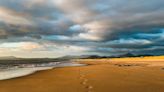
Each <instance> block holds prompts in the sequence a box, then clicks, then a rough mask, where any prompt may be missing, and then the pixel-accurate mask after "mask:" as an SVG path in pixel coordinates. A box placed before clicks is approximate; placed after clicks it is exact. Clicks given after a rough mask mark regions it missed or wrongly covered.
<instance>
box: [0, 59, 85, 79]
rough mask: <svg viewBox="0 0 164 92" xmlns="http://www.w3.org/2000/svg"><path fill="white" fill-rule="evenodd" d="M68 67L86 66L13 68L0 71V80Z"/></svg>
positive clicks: (62, 64) (74, 64) (67, 64)
mask: <svg viewBox="0 0 164 92" xmlns="http://www.w3.org/2000/svg"><path fill="white" fill-rule="evenodd" d="M66 66H84V64H77V63H72V62H68V63H60V64H57V65H54V66H51V67H46V66H45V67H33V68H13V69H7V70H3V71H0V80H7V79H12V78H18V77H23V76H27V75H30V74H33V73H35V72H37V71H41V70H49V69H53V68H55V67H66Z"/></svg>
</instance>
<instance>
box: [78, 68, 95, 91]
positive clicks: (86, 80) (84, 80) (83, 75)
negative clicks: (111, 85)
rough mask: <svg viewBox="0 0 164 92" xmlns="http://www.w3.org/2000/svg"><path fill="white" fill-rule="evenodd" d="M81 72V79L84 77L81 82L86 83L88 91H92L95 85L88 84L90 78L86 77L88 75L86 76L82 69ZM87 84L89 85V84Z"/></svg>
mask: <svg viewBox="0 0 164 92" xmlns="http://www.w3.org/2000/svg"><path fill="white" fill-rule="evenodd" d="M79 74H80V79H82V82H81V84H82V85H84V86H85V87H86V89H87V92H92V89H93V86H92V85H89V84H88V81H89V80H88V79H87V78H86V76H85V74H86V73H82V72H81V71H80V73H79ZM87 85H89V86H87Z"/></svg>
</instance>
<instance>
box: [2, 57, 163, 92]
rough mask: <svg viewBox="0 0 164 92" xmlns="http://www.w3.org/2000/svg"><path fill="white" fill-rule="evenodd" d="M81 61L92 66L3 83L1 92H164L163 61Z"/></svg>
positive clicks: (53, 70) (58, 70)
mask: <svg viewBox="0 0 164 92" xmlns="http://www.w3.org/2000/svg"><path fill="white" fill-rule="evenodd" d="M159 58H160V59H159ZM152 59H153V60H152ZM78 61H82V62H81V63H85V64H89V65H88V66H82V67H65V68H56V69H52V70H46V71H40V72H37V73H35V74H33V75H29V76H26V77H21V78H16V79H11V80H5V81H0V92H164V69H163V68H164V66H163V65H164V59H161V57H156V59H155V58H152V57H149V58H124V59H86V60H78Z"/></svg>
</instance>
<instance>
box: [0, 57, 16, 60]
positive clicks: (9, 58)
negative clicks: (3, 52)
mask: <svg viewBox="0 0 164 92" xmlns="http://www.w3.org/2000/svg"><path fill="white" fill-rule="evenodd" d="M15 59H18V58H17V57H14V56H5V57H0V60H15Z"/></svg>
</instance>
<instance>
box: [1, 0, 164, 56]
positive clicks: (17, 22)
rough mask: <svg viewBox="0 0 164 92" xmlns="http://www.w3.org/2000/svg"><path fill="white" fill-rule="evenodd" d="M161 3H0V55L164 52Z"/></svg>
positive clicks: (157, 0)
mask: <svg viewBox="0 0 164 92" xmlns="http://www.w3.org/2000/svg"><path fill="white" fill-rule="evenodd" d="M163 4H164V1H163V0H149V1H145V0H135V1H134V0H133V1H132V0H0V44H1V45H0V49H1V52H0V53H6V55H15V56H21V57H25V56H29V57H30V56H31V55H30V52H33V53H35V54H33V57H34V56H35V57H41V56H43V57H57V56H62V55H72V54H73V55H80V54H100V55H113V54H122V53H127V52H133V53H135V54H154V55H160V54H164V52H162V50H163V49H164V47H163V46H164V44H163V41H164V36H163V35H164V16H163V15H164V6H163ZM14 53H15V54H14ZM22 53H24V54H25V55H22ZM46 53H47V54H46Z"/></svg>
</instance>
